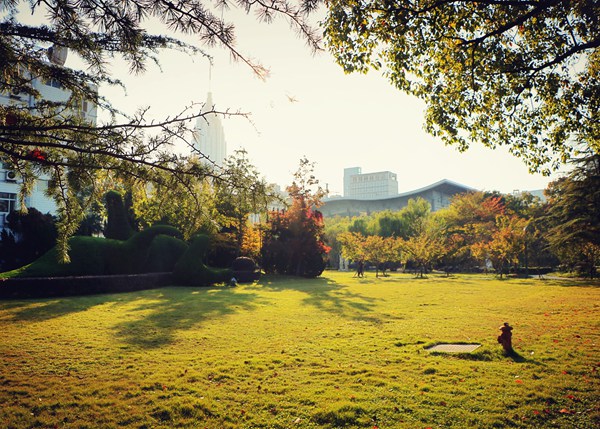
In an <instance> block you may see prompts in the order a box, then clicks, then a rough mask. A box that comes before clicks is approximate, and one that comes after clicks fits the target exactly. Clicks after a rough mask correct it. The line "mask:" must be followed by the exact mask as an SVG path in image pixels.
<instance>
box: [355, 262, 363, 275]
mask: <svg viewBox="0 0 600 429" xmlns="http://www.w3.org/2000/svg"><path fill="white" fill-rule="evenodd" d="M356 276H357V277H364V276H365V263H364V262H363V261H362V260H361V261H358V265H357V267H356Z"/></svg>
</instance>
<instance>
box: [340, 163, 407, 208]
mask: <svg viewBox="0 0 600 429" xmlns="http://www.w3.org/2000/svg"><path fill="white" fill-rule="evenodd" d="M396 195H398V176H397V175H396V173H392V172H391V171H379V172H376V173H366V174H363V173H362V172H361V168H360V167H351V168H345V169H344V198H353V199H357V200H376V199H380V198H388V197H394V196H396Z"/></svg>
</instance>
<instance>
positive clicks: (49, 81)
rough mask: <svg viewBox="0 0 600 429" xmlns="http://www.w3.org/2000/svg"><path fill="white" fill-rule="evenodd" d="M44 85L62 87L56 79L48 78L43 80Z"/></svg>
mask: <svg viewBox="0 0 600 429" xmlns="http://www.w3.org/2000/svg"><path fill="white" fill-rule="evenodd" d="M44 85H47V86H51V87H52V88H62V87H63V86H62V84H61V83H60V81H59V80H58V79H54V78H50V79H46V80H44Z"/></svg>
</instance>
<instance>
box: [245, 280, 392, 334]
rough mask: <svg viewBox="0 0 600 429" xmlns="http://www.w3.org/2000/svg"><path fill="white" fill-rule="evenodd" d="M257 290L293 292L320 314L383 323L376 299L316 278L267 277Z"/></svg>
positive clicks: (258, 285) (330, 281)
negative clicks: (376, 311) (301, 294)
mask: <svg viewBox="0 0 600 429" xmlns="http://www.w3.org/2000/svg"><path fill="white" fill-rule="evenodd" d="M255 287H260V288H261V289H263V290H264V289H266V290H270V291H274V292H280V291H286V290H294V291H297V292H302V293H304V294H306V295H307V296H306V297H305V298H304V299H303V300H302V303H303V304H305V305H308V306H312V307H314V308H316V309H318V310H320V311H323V312H326V313H331V314H334V315H336V316H339V317H344V318H348V319H352V320H357V319H360V320H363V321H367V322H372V323H381V321H382V320H381V317H383V315H381V317H380V316H379V315H378V314H377V313H375V304H376V302H377V300H376V299H375V298H371V297H367V296H364V295H361V294H358V293H355V292H351V291H350V289H349V288H348V287H346V286H345V285H341V284H339V283H337V282H335V281H333V280H331V279H328V278H323V277H317V278H314V279H306V278H301V277H287V276H265V277H264V278H263V279H261V281H260V282H259V283H257V284H255Z"/></svg>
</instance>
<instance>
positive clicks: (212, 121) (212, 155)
mask: <svg viewBox="0 0 600 429" xmlns="http://www.w3.org/2000/svg"><path fill="white" fill-rule="evenodd" d="M213 109H214V103H213V99H212V92H209V93H208V95H207V97H206V103H204V106H203V107H202V110H201V111H200V113H204V115H203V116H200V117H199V118H198V119H197V121H196V126H195V128H194V137H193V138H194V149H196V150H197V151H199V152H200V154H201V161H202V162H203V163H205V164H210V165H217V166H222V165H223V161H225V157H226V156H227V142H226V141H225V132H224V131H223V124H222V123H221V118H219V116H218V115H216V114H215V113H207V112H210V111H212V110H213Z"/></svg>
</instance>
